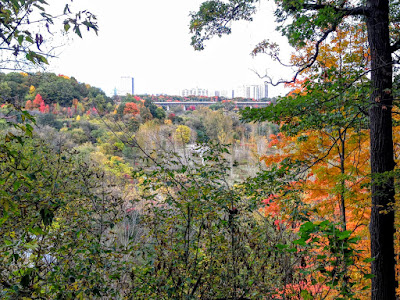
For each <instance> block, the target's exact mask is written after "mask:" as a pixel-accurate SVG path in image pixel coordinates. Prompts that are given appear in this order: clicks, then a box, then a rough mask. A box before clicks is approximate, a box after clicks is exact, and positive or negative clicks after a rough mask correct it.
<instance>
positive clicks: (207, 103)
mask: <svg viewBox="0 0 400 300" xmlns="http://www.w3.org/2000/svg"><path fill="white" fill-rule="evenodd" d="M153 103H154V104H155V105H158V106H162V107H163V108H165V109H166V110H170V107H171V106H182V108H183V110H186V109H187V108H188V107H190V106H195V107H197V106H210V105H213V104H222V105H224V104H227V103H228V104H232V105H234V106H235V107H237V108H244V107H251V108H260V107H266V106H269V105H270V104H271V102H269V101H267V102H255V101H254V102H253V101H249V102H244V101H243V102H239V101H238V102H236V101H229V102H215V101H187V102H186V101H185V102H180V101H170V102H153Z"/></svg>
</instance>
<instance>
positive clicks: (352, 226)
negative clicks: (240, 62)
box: [0, 0, 400, 300]
mask: <svg viewBox="0 0 400 300" xmlns="http://www.w3.org/2000/svg"><path fill="white" fill-rule="evenodd" d="M71 2H72V1H71ZM257 2H258V1H255V0H229V1H228V0H227V1H206V2H204V3H203V4H201V6H200V8H199V10H198V11H197V12H192V13H191V15H190V18H191V21H190V25H189V29H190V32H191V34H192V35H193V36H192V46H193V47H194V48H195V50H203V49H204V47H205V44H206V43H207V41H208V40H209V39H211V38H212V37H213V36H217V37H221V36H222V35H226V34H230V33H231V27H230V26H231V23H232V22H233V21H239V20H245V21H251V20H252V16H253V14H254V13H255V12H256V11H257V6H256V3H257ZM275 2H276V11H275V16H276V19H277V20H276V21H277V22H278V24H280V25H279V26H278V28H277V30H278V31H280V32H281V33H282V34H283V35H284V36H286V37H287V38H288V40H289V43H290V45H291V46H292V47H293V54H292V55H291V57H290V62H289V63H286V62H283V61H282V60H281V58H280V47H279V45H277V44H276V43H274V42H272V41H269V40H264V41H262V42H260V43H259V44H258V45H256V46H255V48H254V50H253V52H252V55H253V56H260V55H264V56H266V57H269V58H270V59H272V60H273V61H275V62H277V63H279V64H281V65H282V66H288V67H290V68H292V70H295V71H294V73H293V77H292V78H291V79H288V80H284V79H279V80H278V81H274V80H273V77H270V76H269V74H266V75H265V76H264V79H265V80H266V81H265V83H268V84H270V85H279V84H282V85H285V86H286V87H287V88H289V90H290V92H289V93H287V94H286V95H284V96H280V97H277V98H274V99H264V100H268V101H269V102H270V105H269V106H268V107H265V108H245V109H243V110H239V108H238V107H236V106H235V103H236V102H235V101H243V102H246V101H247V102H250V103H252V102H253V101H255V100H254V99H226V98H221V97H202V96H188V97H180V96H175V95H171V96H168V95H159V96H154V95H147V94H144V95H140V94H137V95H136V94H134V95H132V94H126V95H120V96H117V95H115V96H113V97H109V96H108V95H107V94H106V93H104V91H103V90H102V89H100V88H97V87H94V86H91V85H90V82H88V83H84V82H80V81H79V78H75V77H68V76H66V75H62V74H54V73H51V72H46V71H37V70H36V71H31V70H28V69H29V68H31V67H32V66H36V67H41V66H43V65H47V64H49V61H48V59H50V58H53V55H52V54H51V52H46V50H45V49H46V45H47V44H46V43H47V41H49V42H50V43H51V42H52V38H51V37H49V36H48V34H50V35H53V33H52V31H51V29H53V28H55V27H56V26H59V25H60V24H57V21H58V20H59V19H60V18H61V19H62V22H61V27H62V30H63V31H62V32H63V34H67V33H68V32H71V33H73V34H75V35H77V36H78V37H80V38H82V37H84V36H83V35H82V31H83V30H82V29H85V30H87V31H89V34H90V33H93V32H94V33H97V32H98V30H99V28H98V25H97V21H96V20H97V19H96V17H95V15H93V14H92V13H91V12H89V11H87V10H83V11H77V12H73V10H72V8H71V6H70V4H66V6H65V9H64V11H63V14H61V15H57V16H56V15H51V14H50V13H48V12H47V9H48V8H49V4H47V3H46V2H45V1H43V0H32V1H26V0H15V1H8V0H4V1H0V51H1V54H2V56H1V59H0V69H1V70H2V71H3V72H1V73H0V136H1V139H0V186H1V189H0V249H1V250H0V298H1V299H215V300H217V299H220V300H223V299H236V300H239V299H242V300H244V299H282V300H283V299H321V300H322V299H374V300H375V299H384V300H386V299H389V300H392V299H393V300H394V299H397V297H398V295H400V294H399V293H400V291H399V290H398V274H399V266H400V265H399V257H400V256H399V254H400V238H399V233H398V231H399V226H400V222H399V221H400V219H399V215H398V209H399V202H398V189H399V187H398V183H399V170H398V166H397V165H398V160H399V155H400V149H399V145H400V135H399V125H400V123H399V121H400V116H399V115H400V111H399V109H398V99H399V97H398V95H399V93H400V91H399V73H398V64H399V60H398V56H397V54H398V50H399V49H400V39H399V26H398V25H399V24H398V19H399V14H398V3H397V2H391V3H389V2H388V1H377V0H367V1H366V3H364V2H360V3H356V2H354V3H353V2H352V3H347V2H343V1H342V2H340V3H339V2H338V1H319V2H318V3H317V2H313V1H310V2H308V1H292V0H290V1H287V0H283V1H275ZM336 2H337V3H336ZM36 14H38V15H39V16H40V19H39V20H38V21H37V22H36V21H35V22H31V20H32V19H34V17H35V16H37V15H36ZM36 23H38V24H42V25H43V28H44V29H45V31H43V30H42V31H41V30H40V29H37V28H36V27H35V26H33V25H32V24H36ZM38 28H39V27H38ZM44 32H47V33H46V34H45V33H44ZM63 37H64V36H63ZM48 51H50V50H48ZM28 67H29V68H28ZM193 101H195V102H196V103H201V102H202V101H204V102H207V103H208V104H204V105H202V104H198V105H190V106H187V105H185V102H191V103H193ZM161 102H165V103H168V102H174V103H175V104H176V103H178V105H174V106H168V105H164V107H162V106H160V105H156V104H155V103H158V104H159V103H161ZM180 102H182V105H179V104H180ZM210 102H213V104H211V105H209V103H210Z"/></svg>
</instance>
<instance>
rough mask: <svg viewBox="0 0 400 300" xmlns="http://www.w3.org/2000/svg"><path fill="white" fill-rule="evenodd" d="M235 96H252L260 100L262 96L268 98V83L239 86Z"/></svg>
mask: <svg viewBox="0 0 400 300" xmlns="http://www.w3.org/2000/svg"><path fill="white" fill-rule="evenodd" d="M233 94H234V96H235V97H242V98H251V99H255V100H260V99H262V98H268V85H267V84H266V83H265V84H263V85H256V84H253V85H242V86H239V87H237V88H236V89H235V90H234V92H233Z"/></svg>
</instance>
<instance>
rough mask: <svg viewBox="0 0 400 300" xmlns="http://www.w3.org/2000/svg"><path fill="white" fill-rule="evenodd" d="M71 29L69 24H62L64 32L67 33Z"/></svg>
mask: <svg viewBox="0 0 400 300" xmlns="http://www.w3.org/2000/svg"><path fill="white" fill-rule="evenodd" d="M70 28H71V25H69V23H65V24H64V30H65V32H68V30H69V29H70Z"/></svg>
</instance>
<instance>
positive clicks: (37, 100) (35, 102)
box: [33, 94, 44, 108]
mask: <svg viewBox="0 0 400 300" xmlns="http://www.w3.org/2000/svg"><path fill="white" fill-rule="evenodd" d="M42 103H43V105H44V100H43V98H42V96H41V95H40V94H37V95H36V97H35V100H33V107H34V108H38V107H40V106H41V105H42Z"/></svg>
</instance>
